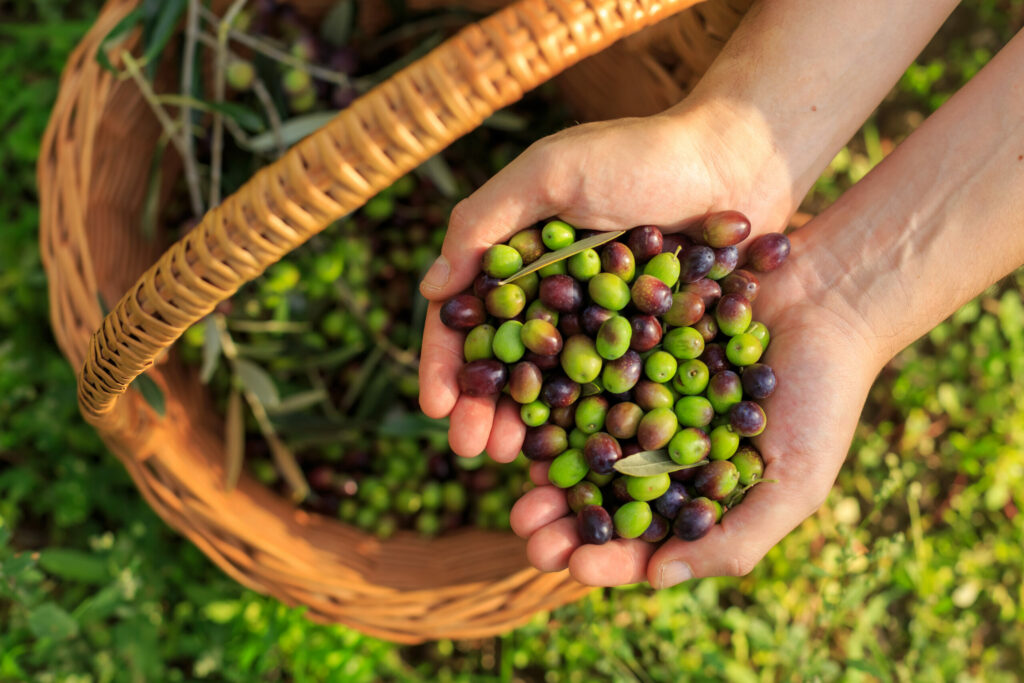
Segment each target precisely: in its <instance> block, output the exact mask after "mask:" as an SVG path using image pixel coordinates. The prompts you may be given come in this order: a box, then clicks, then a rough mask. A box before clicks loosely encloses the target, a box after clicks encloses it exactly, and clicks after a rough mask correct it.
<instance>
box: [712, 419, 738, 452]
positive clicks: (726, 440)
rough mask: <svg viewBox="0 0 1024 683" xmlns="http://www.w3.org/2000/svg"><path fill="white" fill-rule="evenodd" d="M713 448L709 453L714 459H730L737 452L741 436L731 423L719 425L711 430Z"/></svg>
mask: <svg viewBox="0 0 1024 683" xmlns="http://www.w3.org/2000/svg"><path fill="white" fill-rule="evenodd" d="M709 438H710V439H711V450H710V451H709V453H708V455H709V456H710V458H711V459H712V460H728V459H729V458H731V457H732V456H733V454H735V453H736V449H737V448H739V445H740V436H739V434H737V433H736V432H735V431H734V430H733V428H732V427H730V426H729V425H718V426H717V427H715V428H714V429H712V430H711V435H710V437H709Z"/></svg>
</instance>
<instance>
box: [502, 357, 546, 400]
mask: <svg viewBox="0 0 1024 683" xmlns="http://www.w3.org/2000/svg"><path fill="white" fill-rule="evenodd" d="M542 386H543V375H542V374H541V371H540V368H538V367H537V366H536V365H534V364H533V363H530V362H529V361H522V362H520V363H516V364H515V366H513V368H512V371H511V372H510V373H509V378H508V393H509V395H510V396H512V398H513V399H514V400H515V401H516V402H517V403H522V404H527V403H533V402H534V401H536V400H537V398H538V397H539V396H540V390H541V387H542Z"/></svg>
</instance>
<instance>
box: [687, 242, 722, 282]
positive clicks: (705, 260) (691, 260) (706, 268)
mask: <svg viewBox="0 0 1024 683" xmlns="http://www.w3.org/2000/svg"><path fill="white" fill-rule="evenodd" d="M714 265H715V252H714V250H713V249H712V248H711V247H705V246H693V247H690V248H689V249H687V250H686V251H684V252H683V253H682V254H681V255H680V257H679V281H680V282H682V283H684V284H686V283H690V282H697V281H698V280H700V279H701V278H703V277H705V276H706V275H707V274H708V273H710V272H711V269H712V268H713V267H714Z"/></svg>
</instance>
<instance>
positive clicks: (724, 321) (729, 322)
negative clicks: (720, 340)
mask: <svg viewBox="0 0 1024 683" xmlns="http://www.w3.org/2000/svg"><path fill="white" fill-rule="evenodd" d="M715 322H717V323H718V329H719V330H720V331H721V332H722V334H726V335H729V336H730V337H731V336H733V335H737V334H740V333H742V332H746V331H747V328H748V327H750V322H751V308H750V301H748V300H747V298H746V297H744V296H743V295H741V294H725V295H723V296H722V298H721V299H719V300H718V305H716V306H715Z"/></svg>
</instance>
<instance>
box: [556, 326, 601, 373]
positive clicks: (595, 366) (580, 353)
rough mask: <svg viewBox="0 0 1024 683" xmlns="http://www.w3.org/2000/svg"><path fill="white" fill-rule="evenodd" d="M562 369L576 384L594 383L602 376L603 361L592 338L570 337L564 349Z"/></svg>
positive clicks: (579, 335) (582, 336) (578, 335)
mask: <svg viewBox="0 0 1024 683" xmlns="http://www.w3.org/2000/svg"><path fill="white" fill-rule="evenodd" d="M561 362H562V369H563V370H565V374H566V375H568V376H569V378H570V379H572V380H573V381H575V382H579V383H580V384H586V383H588V382H593V381H594V380H595V379H597V377H598V376H599V375H600V374H601V366H602V360H601V356H600V355H599V354H598V353H597V347H596V346H595V345H594V341H593V340H592V339H590V337H586V336H584V335H581V334H577V335H575V336H572V337H569V338H568V339H567V340H566V341H565V346H564V347H563V349H562V357H561Z"/></svg>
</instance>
